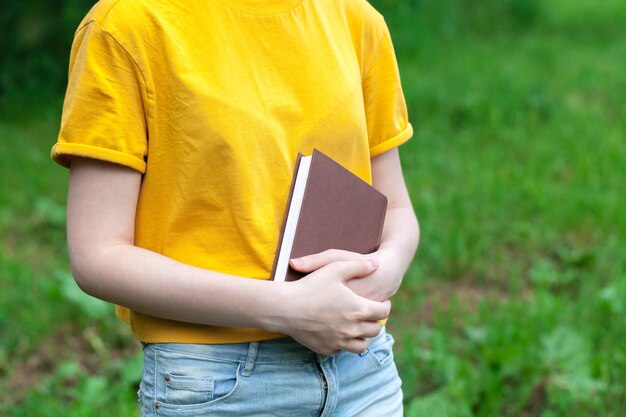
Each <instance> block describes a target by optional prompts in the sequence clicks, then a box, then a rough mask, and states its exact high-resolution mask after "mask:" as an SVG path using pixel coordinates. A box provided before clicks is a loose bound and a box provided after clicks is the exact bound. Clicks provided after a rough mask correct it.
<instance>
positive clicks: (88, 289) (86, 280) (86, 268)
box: [70, 254, 98, 297]
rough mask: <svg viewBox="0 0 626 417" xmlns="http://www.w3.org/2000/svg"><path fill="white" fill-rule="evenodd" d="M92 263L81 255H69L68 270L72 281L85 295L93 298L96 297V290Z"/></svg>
mask: <svg viewBox="0 0 626 417" xmlns="http://www.w3.org/2000/svg"><path fill="white" fill-rule="evenodd" d="M92 263H93V261H91V260H89V259H88V258H87V257H86V256H84V255H83V254H73V255H70V268H71V271H72V275H73V276H74V281H75V282H76V285H78V288H80V289H81V290H82V291H83V292H85V293H86V294H89V295H91V296H93V297H98V295H97V290H96V288H95V285H94V283H95V277H94V275H95V272H94V269H95V268H93V267H92V266H91V264H92Z"/></svg>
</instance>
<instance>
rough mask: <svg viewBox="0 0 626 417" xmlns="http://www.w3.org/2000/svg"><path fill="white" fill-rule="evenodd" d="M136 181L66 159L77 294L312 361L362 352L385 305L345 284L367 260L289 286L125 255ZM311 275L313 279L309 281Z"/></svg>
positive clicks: (366, 268)
mask: <svg viewBox="0 0 626 417" xmlns="http://www.w3.org/2000/svg"><path fill="white" fill-rule="evenodd" d="M140 186H141V174H140V173H139V172H137V171H134V170H132V169H130V168H126V167H123V166H120V165H115V164H111V163H106V162H100V161H96V160H91V159H82V158H73V159H72V161H71V173H70V182H69V193H68V244H69V252H70V259H71V266H72V272H73V274H74V276H75V279H76V282H77V283H78V285H79V286H80V287H81V289H83V290H84V291H85V292H86V293H88V294H90V295H93V296H95V297H97V298H100V299H103V300H106V301H109V302H112V303H116V304H119V305H123V306H126V307H129V308H131V309H133V310H136V311H139V312H143V313H146V314H150V315H154V316H158V317H163V318H168V319H172V320H179V321H185V322H193V323H201V324H212V325H220V326H232V327H259V328H263V329H266V330H268V331H274V332H281V333H284V334H288V335H290V336H292V337H294V338H295V339H296V340H298V341H300V342H301V343H303V344H304V345H306V346H308V347H310V348H311V349H313V350H315V351H317V352H320V353H331V352H334V351H337V350H340V349H347V350H350V351H353V352H360V351H363V350H364V349H365V348H366V347H367V344H366V341H365V339H366V338H367V337H373V336H374V335H375V334H377V332H378V331H379V330H380V328H379V327H378V326H376V325H377V323H375V322H372V320H378V319H381V318H384V317H386V316H387V315H388V314H389V308H390V306H389V303H376V302H373V301H370V300H367V299H365V298H361V297H358V296H356V295H354V294H353V293H352V292H351V291H350V290H349V289H348V288H347V286H346V281H347V280H349V279H350V278H353V277H357V276H365V275H368V274H371V273H372V272H373V271H374V270H375V269H376V266H375V264H372V263H371V262H367V261H363V260H361V261H358V262H355V261H352V262H336V263H333V264H331V265H328V267H327V268H326V269H324V268H322V269H320V270H319V271H316V273H317V276H315V277H312V279H303V280H301V281H299V282H297V283H275V282H269V281H262V280H255V279H247V278H243V277H238V276H232V275H226V274H222V273H219V272H215V271H209V270H205V269H201V268H196V267H192V266H189V265H185V264H182V263H180V262H177V261H175V260H172V259H170V258H167V257H165V256H163V255H160V254H158V253H155V252H151V251H149V250H145V249H142V248H139V247H136V246H134V229H135V209H136V206H137V198H138V195H139V190H140ZM311 275H313V274H311Z"/></svg>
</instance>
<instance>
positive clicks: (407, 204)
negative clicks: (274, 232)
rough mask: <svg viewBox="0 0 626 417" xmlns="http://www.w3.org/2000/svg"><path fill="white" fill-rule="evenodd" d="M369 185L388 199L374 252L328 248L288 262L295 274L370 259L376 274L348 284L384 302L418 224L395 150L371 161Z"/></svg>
mask: <svg viewBox="0 0 626 417" xmlns="http://www.w3.org/2000/svg"><path fill="white" fill-rule="evenodd" d="M372 185H373V186H374V188H376V189H377V190H379V191H380V192H382V193H383V194H385V195H386V196H387V199H388V205H387V212H386V215H385V225H384V227H383V234H382V238H381V245H380V248H379V249H378V251H376V252H375V253H373V254H368V255H361V254H358V253H353V252H347V251H342V250H334V249H331V250H328V251H325V252H321V253H319V254H314V255H310V256H306V257H303V258H300V259H299V260H291V265H292V266H293V267H294V268H295V269H297V270H299V271H302V272H311V271H315V270H317V269H318V268H321V267H323V266H325V265H328V264H330V263H331V262H336V261H339V260H362V259H369V258H374V259H376V260H377V261H378V263H379V265H380V266H379V268H378V269H377V270H376V272H374V273H372V274H371V275H369V276H367V277H364V278H359V279H353V280H350V281H349V282H348V285H349V287H350V288H351V289H353V290H354V291H355V292H356V293H357V294H359V295H361V296H363V297H367V298H369V299H373V300H387V299H389V298H390V297H391V296H393V295H394V294H395V293H396V291H397V290H398V288H399V287H400V283H401V282H402V277H403V275H404V273H405V272H406V270H407V269H408V267H409V265H410V263H411V260H412V259H413V256H414V255H415V251H416V250H417V245H418V242H419V225H418V222H417V218H416V217H415V212H414V211H413V206H412V204H411V200H410V198H409V194H408V192H407V189H406V184H405V182H404V176H403V174H402V167H401V165H400V156H399V153H398V149H397V148H393V149H391V150H389V151H387V152H385V153H383V154H381V155H378V156H376V157H374V158H373V159H372ZM298 262H300V263H298Z"/></svg>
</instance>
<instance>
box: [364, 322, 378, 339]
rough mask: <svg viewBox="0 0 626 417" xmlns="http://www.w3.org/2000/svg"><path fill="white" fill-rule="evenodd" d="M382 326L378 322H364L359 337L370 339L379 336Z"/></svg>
mask: <svg viewBox="0 0 626 417" xmlns="http://www.w3.org/2000/svg"><path fill="white" fill-rule="evenodd" d="M382 327H383V325H382V324H380V321H378V320H377V321H364V322H363V325H362V327H361V335H362V337H363V338H366V339H371V338H372V337H376V336H378V335H379V334H380V330H381V329H382Z"/></svg>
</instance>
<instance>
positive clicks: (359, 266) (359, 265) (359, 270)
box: [326, 259, 378, 282]
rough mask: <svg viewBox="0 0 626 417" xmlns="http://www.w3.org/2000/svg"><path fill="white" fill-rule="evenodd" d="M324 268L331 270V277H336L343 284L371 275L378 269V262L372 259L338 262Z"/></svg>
mask: <svg viewBox="0 0 626 417" xmlns="http://www.w3.org/2000/svg"><path fill="white" fill-rule="evenodd" d="M326 268H329V269H332V271H331V274H332V275H334V276H336V277H338V278H339V279H341V280H342V281H343V282H348V281H349V280H351V279H352V278H358V277H364V276H367V275H369V274H371V273H372V272H374V271H375V270H376V269H378V262H376V260H374V259H368V260H359V261H338V262H332V263H330V264H329V265H327V266H326Z"/></svg>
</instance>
